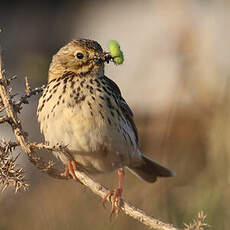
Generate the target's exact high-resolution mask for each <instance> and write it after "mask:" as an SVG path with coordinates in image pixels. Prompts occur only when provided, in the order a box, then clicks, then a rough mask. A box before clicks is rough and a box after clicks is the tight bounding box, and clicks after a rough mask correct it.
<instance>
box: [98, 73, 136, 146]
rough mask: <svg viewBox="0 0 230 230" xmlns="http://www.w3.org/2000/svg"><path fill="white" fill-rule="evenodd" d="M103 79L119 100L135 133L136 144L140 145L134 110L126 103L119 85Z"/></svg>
mask: <svg viewBox="0 0 230 230" xmlns="http://www.w3.org/2000/svg"><path fill="white" fill-rule="evenodd" d="M103 78H104V79H105V80H106V82H107V84H108V85H109V87H110V88H111V89H112V91H113V92H114V93H115V94H116V96H117V99H118V103H119V105H120V108H121V111H122V113H123V116H124V117H125V118H126V119H127V120H128V122H129V123H130V126H131V127H132V129H133V132H134V134H135V137H136V143H138V133H137V128H136V125H135V123H134V121H133V112H132V110H131V109H130V107H129V105H128V104H127V103H126V101H125V99H124V98H123V97H122V95H121V91H120V89H119V87H118V86H117V84H116V83H115V82H114V81H112V80H111V79H109V78H108V77H106V76H104V77H103Z"/></svg>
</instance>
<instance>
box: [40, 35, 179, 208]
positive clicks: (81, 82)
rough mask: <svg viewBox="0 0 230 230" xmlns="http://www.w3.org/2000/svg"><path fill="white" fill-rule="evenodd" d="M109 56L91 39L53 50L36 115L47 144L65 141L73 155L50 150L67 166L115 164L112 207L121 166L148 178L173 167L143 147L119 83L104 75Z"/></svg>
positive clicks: (92, 169) (103, 168)
mask: <svg viewBox="0 0 230 230" xmlns="http://www.w3.org/2000/svg"><path fill="white" fill-rule="evenodd" d="M112 60H113V58H112V57H111V56H110V55H109V54H108V53H106V52H103V50H102V48H101V46H100V45H99V44H98V43H97V42H96V41H92V40H86V39H80V40H74V41H71V42H70V43H68V44H67V45H66V46H64V47H63V48H61V49H60V50H59V51H58V52H57V54H56V55H54V56H53V59H52V62H51V65H50V68H49V77H48V84H47V87H46V88H45V90H44V92H43V95H42V97H41V98H40V100H39V105H38V110H37V115H38V120H39V122H40V127H41V131H42V132H43V134H44V136H45V140H46V141H47V142H48V143H49V144H50V145H56V144H57V143H58V144H61V145H63V146H66V148H67V150H68V152H69V153H70V154H71V155H72V157H73V158H72V159H68V158H67V157H66V155H64V154H63V153H60V152H54V154H55V155H56V156H57V157H59V158H60V159H61V160H62V162H63V163H64V164H65V165H66V166H67V168H66V175H68V173H70V174H71V175H72V177H73V178H74V179H77V178H76V175H75V173H74V170H75V169H77V170H83V171H85V172H87V173H90V174H95V173H105V172H110V171H113V170H115V169H118V174H119V177H120V181H119V187H118V188H117V189H115V190H114V191H111V193H110V194H108V196H109V195H110V196H113V199H112V200H113V206H112V212H114V211H115V203H116V202H118V206H121V193H122V180H123V176H124V170H123V168H124V167H127V168H128V169H130V170H131V172H133V173H134V174H135V175H137V176H138V177H140V178H142V179H143V180H144V181H146V182H150V183H152V182H154V181H155V180H156V179H157V177H170V176H173V175H174V174H175V173H174V172H173V171H171V170H169V169H167V168H165V167H163V166H161V165H160V164H158V163H156V162H154V161H152V160H151V159H149V158H148V157H147V156H145V155H144V154H142V153H141V151H140V150H139V147H138V135H137V129H136V126H135V123H134V121H133V113H132V111H131V109H130V108H129V106H128V104H127V103H126V101H125V100H124V99H123V97H122V95H121V92H120V89H119V88H118V86H117V85H116V83H114V82H113V81H112V80H111V79H109V78H108V77H106V76H105V75H104V63H106V62H107V63H108V62H109V61H112Z"/></svg>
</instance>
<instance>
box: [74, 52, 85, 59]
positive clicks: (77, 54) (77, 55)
mask: <svg viewBox="0 0 230 230" xmlns="http://www.w3.org/2000/svg"><path fill="white" fill-rule="evenodd" d="M76 57H77V58H78V59H83V57H84V54H83V53H82V52H77V53H76Z"/></svg>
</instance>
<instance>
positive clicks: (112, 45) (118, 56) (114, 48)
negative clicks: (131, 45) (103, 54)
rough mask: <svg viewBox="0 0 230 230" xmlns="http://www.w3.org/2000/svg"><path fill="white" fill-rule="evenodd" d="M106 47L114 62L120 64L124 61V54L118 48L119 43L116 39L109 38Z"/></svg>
mask: <svg viewBox="0 0 230 230" xmlns="http://www.w3.org/2000/svg"><path fill="white" fill-rule="evenodd" d="M108 48H109V52H110V54H111V56H112V57H113V60H114V62H115V63H116V64H118V65H121V64H122V63H123V62H124V56H123V53H122V51H121V50H120V46H119V43H118V42H117V41H116V40H110V41H109V43H108Z"/></svg>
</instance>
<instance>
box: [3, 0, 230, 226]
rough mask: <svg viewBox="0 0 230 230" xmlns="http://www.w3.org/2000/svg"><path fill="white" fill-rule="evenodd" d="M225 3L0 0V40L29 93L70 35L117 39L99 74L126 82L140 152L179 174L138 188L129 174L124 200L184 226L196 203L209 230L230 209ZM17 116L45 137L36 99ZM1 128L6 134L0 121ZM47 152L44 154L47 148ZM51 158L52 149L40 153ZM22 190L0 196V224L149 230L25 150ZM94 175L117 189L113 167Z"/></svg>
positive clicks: (18, 85) (12, 71) (33, 135)
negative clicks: (119, 58)
mask: <svg viewBox="0 0 230 230" xmlns="http://www.w3.org/2000/svg"><path fill="white" fill-rule="evenodd" d="M229 12H230V2H229V1H227V0H212V1H211V0H209V1H204V0H194V1H186V0H175V1H166V0H155V1H153V0H146V1H137V0H132V1H131V0H126V1H121V0H120V1H109V0H107V1H101V0H98V1H77V0H75V1H73V0H72V1H58V0H56V1H54V0H53V1H51V0H49V1H44V2H43V3H42V2H39V1H36V2H35V1H34V2H33V1H28V2H26V1H1V9H0V28H1V30H2V32H1V33H0V46H1V49H2V54H3V62H4V67H5V69H6V75H7V76H8V77H12V76H13V75H17V76H18V79H17V80H16V81H14V83H13V87H14V92H15V93H18V94H19V95H22V94H24V77H25V76H27V77H28V79H29V82H30V84H31V86H32V87H38V86H40V85H42V84H44V83H46V80H47V72H48V67H49V63H50V61H51V57H52V55H53V54H54V53H55V52H57V50H58V49H59V48H60V47H62V46H63V45H65V44H66V43H67V42H69V41H70V40H71V39H76V38H89V39H94V40H97V41H98V42H99V43H100V44H101V45H102V46H103V48H104V49H106V47H107V43H108V41H109V40H111V39H116V40H118V41H119V43H120V45H121V49H122V50H123V52H124V54H125V63H124V64H123V65H121V66H115V65H111V64H110V65H107V66H106V75H107V76H109V77H110V78H111V79H113V80H114V81H115V82H117V83H118V85H119V86H120V88H121V91H122V93H123V95H124V98H125V99H126V100H127V102H128V103H129V104H130V106H131V108H132V109H133V112H134V114H135V121H136V123H137V127H138V130H139V136H140V145H141V149H142V150H143V152H145V153H146V154H147V155H149V156H150V157H151V158H153V159H154V160H156V161H158V162H160V163H162V164H164V165H165V166H168V167H170V168H172V169H174V170H175V171H176V172H177V176H176V177H174V178H169V179H161V180H158V181H157V182H156V183H154V184H145V183H144V182H142V181H140V180H138V179H137V178H136V177H135V176H133V175H131V174H130V173H129V172H127V173H126V177H125V185H124V196H123V197H124V198H125V199H127V200H128V201H130V202H131V203H133V204H134V205H135V206H137V207H139V208H141V209H143V210H145V211H146V212H147V213H149V214H150V215H153V216H155V217H157V218H160V219H161V220H163V221H165V222H169V223H172V224H174V225H176V226H177V227H180V228H182V227H183V223H184V222H190V221H191V220H192V219H193V218H194V216H196V215H197V213H198V212H199V211H200V210H203V211H204V212H205V213H206V214H207V216H208V217H207V221H208V223H209V224H210V225H211V226H212V227H213V229H226V230H227V229H229V225H230V211H229V208H228V204H229V202H230V196H229V194H230V193H229V192H230V184H229V183H230V170H229V164H230V141H229V138H230V93H229V92H230V81H229V79H230V78H229V77H230V42H229V41H230V30H229V26H230V14H229ZM30 101H31V103H30V104H29V105H25V106H24V109H23V112H22V113H21V118H22V120H23V126H24V128H25V130H26V131H27V132H28V133H29V136H30V140H31V141H42V140H43V137H42V135H41V134H40V131H39V126H38V123H37V120H36V107H37V103H38V97H36V98H32V99H31V100H30ZM0 136H4V137H5V139H6V140H8V139H11V138H12V133H11V130H10V129H9V128H8V127H7V126H4V125H1V127H0ZM43 154H44V153H43ZM45 155H46V156H47V155H49V157H51V154H47V153H46V154H45ZM18 166H19V167H22V166H23V167H24V168H25V170H26V178H27V181H28V183H29V184H30V190H29V191H28V192H20V193H18V194H16V195H15V194H14V192H13V191H11V190H10V189H8V190H6V191H5V192H4V193H0V229H1V230H2V229H4V230H8V229H10V230H11V229H17V230H22V229H23V230H24V229H35V230H37V229H49V230H52V229H57V230H59V229H67V230H72V229H75V230H77V229H127V228H129V229H146V228H145V227H144V226H143V225H141V224H139V223H137V222H136V221H135V220H133V219H131V218H129V217H127V216H124V215H123V214H122V213H121V215H120V216H119V217H118V219H117V220H115V221H114V222H112V223H109V218H108V216H109V212H110V207H109V205H108V209H107V210H105V209H103V207H102V204H101V200H100V199H99V198H98V197H96V196H95V195H94V194H92V193H91V192H89V191H88V190H87V189H86V188H84V187H83V186H81V185H79V184H76V183H74V182H70V181H58V180H54V179H52V178H50V177H48V176H46V175H44V174H41V173H40V172H39V171H38V170H37V169H36V168H34V167H33V166H32V165H31V164H30V163H29V162H28V160H27V159H26V158H23V157H21V158H20V159H19V161H18ZM95 179H96V180H97V181H99V182H101V183H102V184H104V185H106V186H107V187H110V188H114V187H116V186H117V182H118V177H117V173H116V172H114V173H111V174H108V175H99V176H96V177H95Z"/></svg>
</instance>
